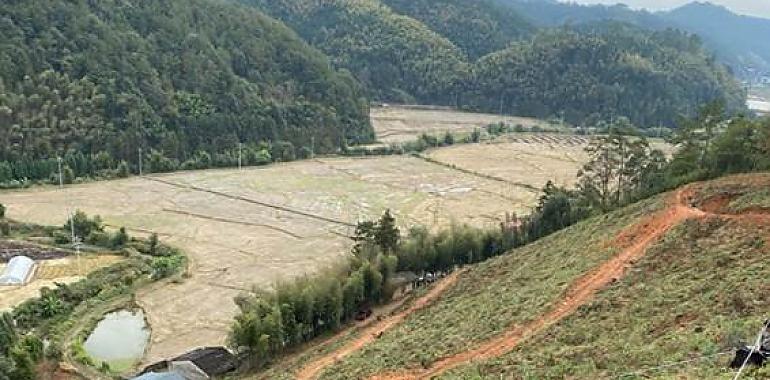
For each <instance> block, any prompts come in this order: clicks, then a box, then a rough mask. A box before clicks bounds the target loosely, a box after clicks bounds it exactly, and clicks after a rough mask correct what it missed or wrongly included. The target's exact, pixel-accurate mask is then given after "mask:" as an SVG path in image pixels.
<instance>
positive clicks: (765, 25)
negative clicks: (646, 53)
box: [495, 0, 770, 79]
mask: <svg viewBox="0 0 770 380" xmlns="http://www.w3.org/2000/svg"><path fill="white" fill-rule="evenodd" d="M495 1H496V2H497V3H498V4H501V5H507V6H509V7H510V8H512V9H513V10H515V11H517V12H519V13H521V14H522V15H524V16H525V17H527V19H528V20H529V21H530V22H532V23H534V24H536V25H539V26H544V27H554V26H561V25H565V24H571V25H576V24H582V23H591V22H596V21H606V20H615V21H622V22H628V23H632V24H635V25H638V26H641V27H644V28H650V29H657V30H663V29H667V28H677V29H681V30H684V31H687V32H690V33H695V34H697V35H699V36H700V37H701V38H702V39H703V41H704V43H705V45H706V47H707V48H709V49H710V50H713V51H714V52H715V53H716V55H717V57H718V58H719V59H720V60H721V61H722V62H725V63H727V64H728V65H730V67H732V68H733V70H734V71H735V72H736V73H738V74H739V75H741V76H742V77H744V78H746V79H752V76H753V75H755V73H756V71H757V70H759V71H760V72H764V73H770V38H760V37H759V36H770V20H768V19H763V18H758V17H748V16H740V15H737V14H735V13H733V12H731V11H730V10H729V9H727V8H724V7H722V6H717V5H713V4H710V3H701V2H693V3H690V4H688V5H685V6H682V7H680V8H677V9H674V10H672V11H667V12H655V13H651V12H647V11H637V10H633V9H631V8H628V7H627V6H625V5H614V6H606V5H580V4H577V3H569V2H560V1H556V0H495ZM619 2H621V1H620V0H619Z"/></svg>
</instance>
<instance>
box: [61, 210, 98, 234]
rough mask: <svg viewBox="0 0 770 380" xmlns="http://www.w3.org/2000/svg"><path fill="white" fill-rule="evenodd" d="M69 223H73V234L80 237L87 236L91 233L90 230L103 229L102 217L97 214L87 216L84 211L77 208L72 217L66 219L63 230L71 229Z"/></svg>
mask: <svg viewBox="0 0 770 380" xmlns="http://www.w3.org/2000/svg"><path fill="white" fill-rule="evenodd" d="M71 225H74V232H75V236H77V237H79V238H80V239H85V238H86V237H88V235H90V234H91V232H92V231H102V230H103V227H102V219H101V218H100V217H99V216H98V215H97V216H95V217H93V218H89V217H88V215H86V213H84V212H82V211H80V210H77V211H76V212H75V214H74V215H73V216H72V218H70V220H67V223H65V224H64V230H65V231H71V230H72V227H71Z"/></svg>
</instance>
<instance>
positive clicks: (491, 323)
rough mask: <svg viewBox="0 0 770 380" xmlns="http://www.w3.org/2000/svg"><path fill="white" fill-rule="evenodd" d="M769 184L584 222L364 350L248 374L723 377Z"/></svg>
mask: <svg viewBox="0 0 770 380" xmlns="http://www.w3.org/2000/svg"><path fill="white" fill-rule="evenodd" d="M768 186H770V175H767V174H758V175H741V176H733V177H726V178H723V179H720V180H715V181H711V182H707V183H698V184H695V185H692V186H691V187H689V188H685V189H681V190H679V191H677V192H675V193H668V194H663V195H660V196H657V197H655V198H651V199H648V200H645V201H642V202H639V203H636V204H633V205H630V206H628V207H625V208H623V209H620V210H617V211H615V212H612V213H609V214H605V215H600V216H597V217H594V218H591V219H588V220H585V221H583V222H580V223H578V224H576V225H574V226H572V227H568V228H566V229H564V230H562V231H560V232H558V233H555V234H553V235H551V236H548V237H545V238H543V239H541V240H538V241H536V242H535V243H532V244H529V245H527V246H524V247H522V248H518V249H515V250H513V251H511V252H509V253H508V254H506V255H503V256H500V257H497V258H493V259H490V260H488V261H486V262H482V263H480V264H476V265H472V266H469V267H467V268H466V269H465V271H464V272H462V273H461V274H460V277H459V280H457V282H456V283H454V284H452V285H451V287H450V288H449V289H448V290H446V291H445V293H443V294H442V295H441V296H440V298H439V299H438V300H436V301H435V302H434V303H432V304H429V305H428V306H427V307H425V308H423V309H420V310H417V311H415V312H413V313H411V314H409V315H408V316H407V317H406V319H404V320H403V322H400V323H397V324H395V325H393V326H392V327H390V328H386V329H385V330H384V332H383V333H381V334H380V335H378V338H377V339H373V340H372V341H370V342H369V343H367V344H365V345H363V346H360V347H356V348H355V349H352V350H349V351H348V350H346V349H345V347H346V346H347V345H350V344H353V343H352V342H355V340H354V339H357V338H358V337H359V336H360V335H361V334H366V333H367V332H361V330H356V329H352V330H348V331H344V332H343V333H342V334H341V335H339V336H338V337H336V338H332V339H330V340H328V341H326V342H325V343H322V344H320V345H318V346H317V347H315V348H313V349H310V350H306V351H304V352H302V353H300V354H298V355H293V356H290V357H288V358H286V359H284V360H282V361H280V362H278V363H277V364H276V365H274V366H273V367H272V368H270V369H269V370H267V371H266V372H264V373H262V374H260V375H259V376H255V377H247V378H270V379H292V378H295V376H297V374H302V373H307V371H305V370H307V369H308V368H311V367H313V366H315V365H317V364H316V363H319V362H320V360H321V358H334V359H332V360H330V361H328V362H326V365H325V366H324V367H321V369H323V371H322V372H321V373H320V376H319V377H318V378H319V379H366V378H373V379H427V378H434V377H433V376H436V377H435V378H442V379H500V378H505V379H509V378H510V379H563V378H570V376H573V377H574V378H591V379H616V378H624V379H641V378H661V379H663V378H665V379H674V378H676V379H718V378H724V377H725V376H726V375H728V374H729V373H730V370H729V369H728V368H727V364H728V363H729V361H730V360H731V358H732V350H733V348H734V347H735V345H736V344H738V343H740V342H744V343H745V342H747V341H749V340H751V339H753V337H754V335H755V334H756V331H757V330H758V329H759V327H760V326H761V323H762V321H763V319H764V318H765V317H766V315H765V311H766V310H767V308H768V306H770V298H769V297H768V296H767V292H766V286H765V285H764V279H765V278H767V276H770V269H769V268H768V267H767V266H766V265H765V262H766V259H767V255H768V254H770V250H768V247H769V245H768V240H767V239H768V236H770V207H768V205H769V204H770V203H768V195H767V190H766V189H767V187H768ZM690 205H694V207H691V206H690ZM741 212H743V213H744V214H741ZM629 252H632V253H633V254H629ZM608 273H609V274H608ZM608 276H612V277H608ZM421 294H423V293H422V291H418V294H417V296H416V297H418V298H419V297H420V295H421ZM407 306H408V304H407ZM407 306H405V307H407ZM398 310H404V308H403V307H402V308H400V309H398ZM382 324H384V325H388V322H387V319H386V320H384V321H383V322H382ZM342 352H344V354H341V353H342ZM679 362H685V363H683V364H682V363H680V364H678V365H669V364H671V363H679ZM332 364H333V365H332ZM658 367H660V368H658ZM300 369H302V371H298V370H300ZM760 373H764V374H765V375H766V374H767V371H766V370H765V371H764V372H762V370H755V369H752V370H751V371H750V372H749V373H748V376H747V378H763V377H762V376H760V375H759V374H760ZM299 378H303V377H302V375H299Z"/></svg>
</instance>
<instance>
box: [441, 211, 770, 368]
mask: <svg viewBox="0 0 770 380" xmlns="http://www.w3.org/2000/svg"><path fill="white" fill-rule="evenodd" d="M758 227H759V226H758V225H745V224H742V223H739V222H735V221H722V220H714V219H711V220H704V221H690V222H687V223H685V224H682V225H680V226H679V227H677V228H676V229H675V230H673V231H671V232H670V233H669V234H667V236H666V237H665V239H664V240H662V241H661V242H660V243H659V244H657V245H655V246H653V247H652V248H650V251H649V252H648V254H647V255H646V256H645V257H644V258H643V259H642V260H641V261H640V262H639V263H637V264H636V265H634V267H633V268H632V269H631V270H630V271H629V272H628V274H627V276H626V277H625V278H624V279H622V280H621V281H620V282H619V283H617V284H615V285H613V286H611V287H609V288H608V289H606V290H605V291H603V292H601V293H600V294H599V295H598V296H597V297H596V299H594V300H593V301H592V302H591V303H589V304H587V305H584V306H583V307H581V308H580V309H578V311H577V312H576V313H575V314H574V315H572V316H570V317H568V318H566V319H565V320H564V321H562V322H561V323H559V324H557V325H555V326H553V327H552V328H550V329H549V330H548V331H547V332H546V333H543V334H540V335H538V336H536V337H534V338H533V339H530V340H528V341H527V342H525V344H523V345H521V346H520V347H519V348H517V349H516V350H515V351H513V352H511V353H510V354H508V355H505V356H504V357H502V358H499V359H496V360H491V361H488V362H481V363H477V364H474V365H471V366H467V367H464V368H462V369H459V370H457V371H454V372H453V373H451V374H447V375H446V376H445V377H444V378H449V379H466V378H469V377H472V378H479V379H499V378H500V377H501V376H503V377H507V376H508V375H510V374H526V376H525V377H528V378H538V379H562V378H564V377H567V376H577V377H580V378H622V379H628V380H630V379H643V378H644V379H647V378H661V379H663V378H665V379H673V378H676V379H716V378H724V377H725V376H727V374H726V373H725V367H726V366H727V363H729V361H730V359H731V358H732V356H731V354H732V350H733V348H734V347H735V345H737V344H739V343H741V342H743V343H748V340H751V339H753V337H754V335H755V334H756V331H757V329H758V328H759V326H761V323H762V320H763V318H764V317H765V316H766V315H765V313H766V306H767V295H766V294H765V293H766V292H765V291H764V285H763V281H764V279H765V278H767V276H768V275H770V271H769V269H768V267H767V265H765V261H766V258H767V255H768V254H769V253H770V251H769V250H768V244H767V241H766V239H764V236H766V234H767V233H768V229H767V228H766V227H759V228H758ZM721 352H727V354H726V355H724V356H715V355H714V354H717V353H721ZM686 360H694V361H693V362H690V363H687V364H686V365H673V366H668V367H664V368H656V367H659V366H661V365H665V364H668V363H677V362H682V361H686ZM637 371H639V372H637ZM752 372H753V373H752ZM766 376H767V370H750V371H748V373H746V378H756V379H759V378H765V377H766ZM728 377H729V376H728Z"/></svg>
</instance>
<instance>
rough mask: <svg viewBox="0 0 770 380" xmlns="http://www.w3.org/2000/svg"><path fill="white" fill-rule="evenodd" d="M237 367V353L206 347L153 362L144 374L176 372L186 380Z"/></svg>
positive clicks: (200, 379) (221, 372)
mask: <svg viewBox="0 0 770 380" xmlns="http://www.w3.org/2000/svg"><path fill="white" fill-rule="evenodd" d="M236 367H237V361H236V359H235V355H233V354H232V352H230V351H229V350H228V349H226V348H224V347H204V348H199V349H196V350H193V351H190V352H188V353H186V354H184V355H180V356H177V357H175V358H173V359H169V360H164V361H161V362H158V363H155V364H152V365H150V366H148V367H147V368H145V369H144V371H142V374H143V375H147V374H150V373H176V374H178V375H180V376H181V377H182V378H184V379H185V380H206V379H210V378H212V377H215V376H221V375H224V374H226V373H228V372H231V371H234V370H235V369H236ZM140 378H141V377H140ZM141 380H145V379H143V378H142V379H141ZM149 380H152V379H149Z"/></svg>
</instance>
